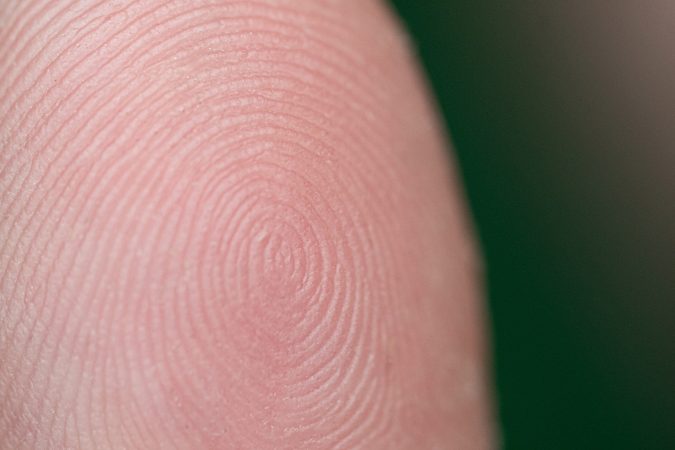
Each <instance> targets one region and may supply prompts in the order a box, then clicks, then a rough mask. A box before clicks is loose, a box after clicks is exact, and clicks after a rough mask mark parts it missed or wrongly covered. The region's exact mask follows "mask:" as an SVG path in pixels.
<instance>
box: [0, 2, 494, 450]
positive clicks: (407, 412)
mask: <svg viewBox="0 0 675 450" xmlns="http://www.w3.org/2000/svg"><path fill="white" fill-rule="evenodd" d="M408 47H409V46H408V44H407V41H406V38H405V36H404V34H403V33H402V32H401V31H400V29H399V27H398V25H397V24H395V23H394V21H393V20H392V18H391V17H390V13H389V12H388V11H387V9H386V8H385V7H384V6H383V5H381V4H380V3H379V2H375V1H356V0H351V1H347V0H345V1H333V0H321V1H317V0H257V1H253V0H239V1H235V0H190V1H188V0H118V1H99V0H64V1H60V2H53V1H48V0H27V1H10V0H0V448H2V449H23V448H25V449H34V448H37V449H74V448H77V449H93V448H96V449H105V448H115V449H116V448H132V449H154V448H180V449H188V448H194V449H207V448H208V449H230V448H232V449H312V448H316V449H354V448H364V449H380V448H382V449H398V448H400V449H413V448H415V449H417V448H420V449H421V448H425V449H431V448H449V449H485V448H490V446H491V444H492V436H491V433H490V431H491V430H490V417H489V412H488V404H489V400H488V398H487V397H488V395H487V390H486V382H485V375H484V371H485V361H484V359H485V349H484V339H483V337H482V333H483V330H482V327H481V319H482V317H481V309H480V288H479V284H480V281H481V280H480V271H479V268H480V266H479V263H478V258H477V256H476V252H475V248H474V245H473V241H472V237H471V233H470V232H469V229H468V226H467V223H468V222H467V221H466V218H465V209H464V206H463V204H462V202H461V200H460V194H459V193H458V191H459V190H458V189H457V187H456V185H455V184H454V182H455V180H454V175H453V172H452V170H450V166H449V163H448V161H447V160H446V157H445V153H444V148H445V142H444V139H443V137H442V133H441V131H440V127H439V126H438V124H437V121H436V119H435V117H434V111H433V109H432V108H430V102H429V101H428V98H427V96H426V93H425V88H424V83H423V81H422V79H421V77H420V76H419V74H418V71H417V69H416V64H415V62H414V61H413V59H412V58H411V56H410V55H411V52H410V51H409V49H408Z"/></svg>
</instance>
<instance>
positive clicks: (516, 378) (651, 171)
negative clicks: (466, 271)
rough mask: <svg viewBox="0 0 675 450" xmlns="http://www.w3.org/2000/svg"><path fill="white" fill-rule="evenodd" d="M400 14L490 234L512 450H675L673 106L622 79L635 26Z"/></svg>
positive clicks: (431, 10) (485, 241) (627, 76)
mask: <svg viewBox="0 0 675 450" xmlns="http://www.w3.org/2000/svg"><path fill="white" fill-rule="evenodd" d="M393 3H394V5H395V6H396V8H397V9H398V10H399V12H400V15H401V16H402V18H403V21H404V22H405V23H406V25H407V27H408V29H409V30H410V32H411V34H412V36H413V38H412V40H413V44H414V45H415V47H416V49H417V51H418V53H419V54H420V56H421V58H422V60H423V62H424V64H425V67H426V69H427V73H428V76H429V78H430V79H431V84H432V86H433V89H434V91H435V92H436V94H437V98H438V101H439V104H440V109H441V110H442V112H443V114H444V116H445V118H446V122H447V124H448V128H449V130H450V134H451V136H452V142H453V145H454V147H455V150H456V153H455V156H454V157H455V158H456V159H457V160H458V163H459V166H460V169H461V173H462V176H463V179H464V182H465V186H466V191H467V195H468V197H469V201H470V205H471V208H472V212H473V218H474V221H475V223H476V225H477V227H478V230H479V236H480V240H481V245H482V251H483V254H484V256H485V259H486V265H487V279H488V280H487V281H488V285H489V286H488V291H489V299H488V303H489V309H490V315H491V321H492V337H493V342H494V344H493V347H494V373H495V375H494V378H495V385H496V391H497V395H498V397H499V400H498V402H499V408H498V409H499V411H498V414H499V417H500V424H501V429H502V433H503V442H504V448H506V449H669V448H675V436H674V433H673V427H674V425H675V398H674V395H673V391H674V390H675V385H674V384H673V382H672V380H675V370H673V361H674V360H675V353H674V352H673V345H672V342H673V341H675V332H673V324H675V309H674V307H673V303H674V302H673V300H675V276H674V275H675V261H674V260H673V257H674V256H675V232H674V231H671V229H673V230H675V226H674V225H675V210H674V208H673V206H672V205H673V203H675V202H674V200H675V199H674V198H673V197H674V196H673V194H674V193H675V183H674V182H673V180H672V179H671V176H672V177H675V165H674V164H673V160H672V159H669V158H666V155H669V154H670V155H675V150H673V151H670V150H671V149H670V148H668V145H667V143H669V142H675V135H674V134H673V131H672V129H671V128H669V125H670V124H669V123H668V122H669V121H670V119H667V118H668V117H671V118H675V114H673V115H670V114H669V113H671V112H672V111H671V110H670V109H668V106H669V105H670V106H672V105H675V102H673V103H672V105H671V104H669V103H668V102H666V101H664V97H663V95H664V94H670V93H669V92H665V93H664V92H659V91H658V90H651V91H648V92H646V93H640V91H639V90H638V93H637V94H635V93H634V91H635V89H633V90H632V91H631V88H632V87H633V86H634V85H635V83H638V85H639V86H641V87H642V88H644V89H647V88H648V87H649V86H650V83H651V82H652V81H654V82H656V81H657V80H652V78H651V77H656V76H658V74H659V73H660V74H661V76H662V75H663V73H662V71H661V72H658V70H659V69H662V67H656V66H654V67H651V66H649V64H650V62H652V59H648V60H645V61H631V60H630V55H628V57H627V60H626V61H624V64H625V66H622V65H621V64H617V61H618V60H617V58H619V57H620V56H621V55H622V52H621V49H622V45H623V44H622V42H620V41H617V40H616V39H615V38H614V36H619V37H620V36H622V33H624V34H625V33H628V32H629V31H630V30H631V28H630V27H631V26H633V25H632V24H631V21H630V19H631V18H630V14H628V17H625V14H624V16H620V14H619V13H621V12H622V11H615V12H613V11H612V10H611V9H609V8H605V9H603V8H601V7H600V8H592V7H591V6H592V4H593V2H580V1H569V2H558V5H556V6H555V7H552V6H551V5H553V4H554V3H553V2H534V1H520V2H518V1H515V2H509V1H488V0H472V1H452V0H447V1H437V2H434V1H429V0H427V1H424V0H397V1H393ZM618 4H619V3H612V2H605V3H604V5H607V6H611V5H618ZM598 5H599V4H598V3H596V4H595V6H598ZM561 8H562V9H561ZM623 13H626V11H623ZM673 17H675V16H673ZM674 29H675V27H674ZM666 31H667V30H666ZM671 37H672V39H673V40H672V42H675V36H671ZM638 44H639V43H638ZM648 44H649V43H648V42H645V45H648ZM612 51H613V52H612ZM636 54H639V53H636ZM664 56H667V55H664ZM668 57H669V56H668ZM653 61H661V59H659V58H655V59H653ZM619 62H620V61H619ZM639 64H642V65H643V66H645V65H647V67H644V69H645V70H643V67H641V66H639ZM654 64H657V63H654ZM631 65H632V67H633V68H635V70H632V69H630V68H631ZM607 67H627V68H626V69H625V70H621V69H620V70H609V69H607ZM668 67H670V66H668ZM673 67H675V65H674V66H673ZM651 69H653V73H652V72H650V70H651ZM637 74H643V75H641V76H642V78H638V75H637ZM645 74H646V75H645ZM673 75H674V77H673V78H672V79H675V74H673ZM631 95H632V96H633V97H634V98H633V97H630V96H631ZM645 96H646V97H645ZM649 96H653V97H654V98H653V99H651V98H650V97H649ZM650 100H654V101H653V102H650ZM657 106H658V108H657ZM664 107H665V108H667V109H663V108H664ZM645 117H647V118H651V119H653V120H644V118H645ZM664 117H665V119H664ZM672 128H673V129H675V120H673V127H672ZM659 168H661V169H663V170H661V171H659Z"/></svg>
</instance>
